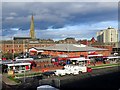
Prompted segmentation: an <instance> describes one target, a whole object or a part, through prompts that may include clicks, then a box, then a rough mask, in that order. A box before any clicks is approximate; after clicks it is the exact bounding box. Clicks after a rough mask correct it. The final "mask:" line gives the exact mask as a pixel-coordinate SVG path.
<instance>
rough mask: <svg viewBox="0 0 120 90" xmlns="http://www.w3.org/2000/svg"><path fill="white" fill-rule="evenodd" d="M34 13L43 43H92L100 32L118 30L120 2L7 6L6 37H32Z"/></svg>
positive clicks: (5, 10) (12, 3)
mask: <svg viewBox="0 0 120 90" xmlns="http://www.w3.org/2000/svg"><path fill="white" fill-rule="evenodd" d="M32 13H33V14H34V24H35V33H36V37H37V38H40V39H49V38H50V39H53V40H60V39H64V38H67V37H73V38H76V39H77V40H79V39H91V38H92V37H95V38H96V32H97V31H99V30H102V29H106V28H107V27H109V26H112V27H113V28H116V29H117V28H118V3H117V2H74V3H73V2H59V3H58V2H44V3H43V2H22V3H21V2H19V3H18V2H3V3H2V29H3V31H2V32H3V33H2V36H3V37H4V38H10V37H12V36H19V37H21V36H29V31H30V20H31V16H32ZM16 22H17V23H16Z"/></svg>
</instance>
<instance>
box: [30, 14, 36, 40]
mask: <svg viewBox="0 0 120 90" xmlns="http://www.w3.org/2000/svg"><path fill="white" fill-rule="evenodd" d="M30 37H31V38H32V39H35V30H34V17H33V15H32V18H31V24H30Z"/></svg>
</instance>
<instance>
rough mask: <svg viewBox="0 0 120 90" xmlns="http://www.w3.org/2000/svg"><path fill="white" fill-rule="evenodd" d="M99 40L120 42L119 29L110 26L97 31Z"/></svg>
mask: <svg viewBox="0 0 120 90" xmlns="http://www.w3.org/2000/svg"><path fill="white" fill-rule="evenodd" d="M97 41H98V42H102V43H115V42H118V30H116V29H114V28H112V27H108V28H107V29H105V30H101V31H99V32H97Z"/></svg>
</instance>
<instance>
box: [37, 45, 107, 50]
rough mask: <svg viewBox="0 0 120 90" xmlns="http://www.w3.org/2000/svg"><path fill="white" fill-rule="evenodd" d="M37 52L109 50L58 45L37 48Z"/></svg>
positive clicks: (84, 46)
mask: <svg viewBox="0 0 120 90" xmlns="http://www.w3.org/2000/svg"><path fill="white" fill-rule="evenodd" d="M35 48H36V49H37V50H53V51H102V50H108V49H103V48H95V47H89V46H86V45H83V44H56V45H53V46H49V47H44V48H43V47H42V48H41V47H35Z"/></svg>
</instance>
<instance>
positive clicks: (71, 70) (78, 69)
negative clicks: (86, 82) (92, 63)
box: [55, 65, 92, 76]
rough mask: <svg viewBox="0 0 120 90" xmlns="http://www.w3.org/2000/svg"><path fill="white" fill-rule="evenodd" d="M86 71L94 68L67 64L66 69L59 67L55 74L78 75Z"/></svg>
mask: <svg viewBox="0 0 120 90" xmlns="http://www.w3.org/2000/svg"><path fill="white" fill-rule="evenodd" d="M84 72H92V69H91V68H89V67H87V66H81V65H65V66H64V69H58V70H56V71H55V75H57V76H59V75H60V76H63V75H67V74H68V75H70V74H72V75H76V74H80V73H84Z"/></svg>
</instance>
